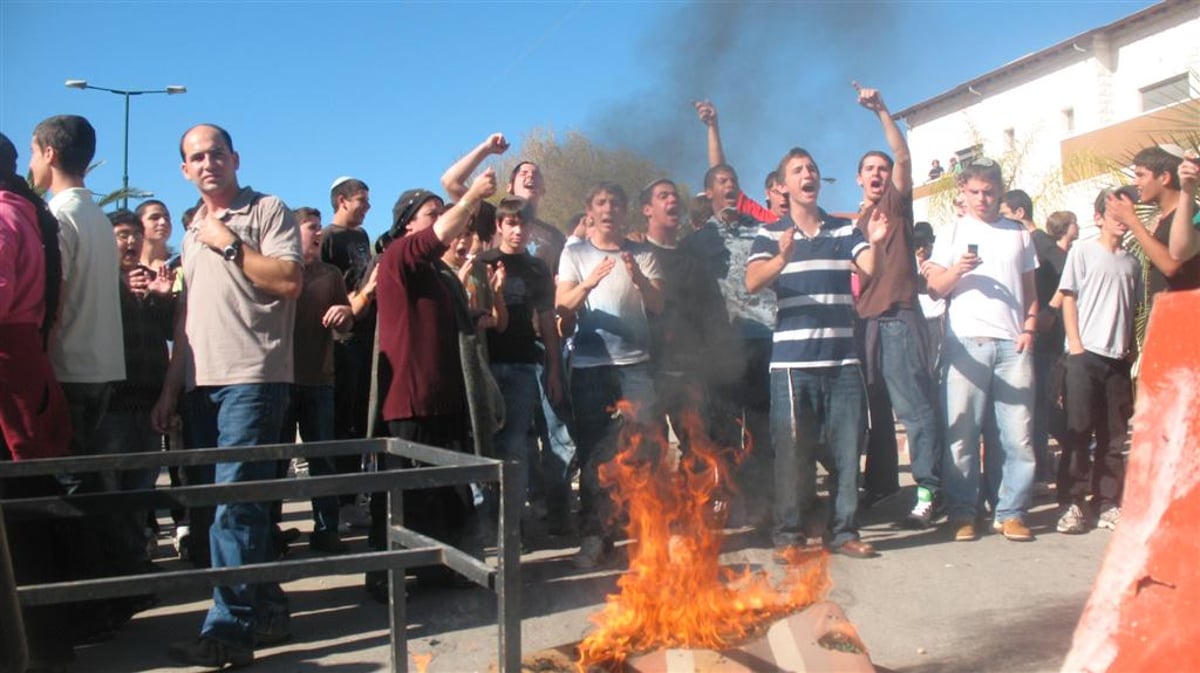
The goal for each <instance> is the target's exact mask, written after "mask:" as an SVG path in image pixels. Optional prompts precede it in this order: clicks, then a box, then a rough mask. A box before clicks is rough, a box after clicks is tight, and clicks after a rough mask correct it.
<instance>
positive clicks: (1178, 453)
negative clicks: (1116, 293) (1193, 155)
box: [1062, 290, 1200, 673]
mask: <svg viewBox="0 0 1200 673" xmlns="http://www.w3.org/2000/svg"><path fill="white" fill-rule="evenodd" d="M1197 311H1200V290H1194V291H1190V292H1170V293H1166V294H1161V295H1159V296H1158V298H1157V299H1156V300H1155V304H1154V311H1153V313H1152V314H1151V316H1150V326H1149V328H1148V329H1147V331H1146V346H1145V350H1144V352H1143V354H1142V370H1141V376H1140V377H1139V379H1138V391H1137V404H1136V410H1135V413H1134V417H1133V444H1132V447H1131V448H1130V451H1129V464H1128V468H1127V469H1126V472H1125V494H1124V499H1123V502H1122V503H1121V505H1122V506H1121V522H1120V524H1118V525H1117V530H1116V531H1115V532H1114V533H1113V539H1112V541H1111V542H1110V543H1109V545H1108V552H1107V553H1106V554H1105V557H1104V564H1103V565H1102V566H1101V568H1100V574H1099V576H1098V577H1097V578H1096V584H1095V586H1094V587H1093V588H1092V595H1091V598H1090V599H1089V600H1088V603H1087V606H1086V607H1085V608H1084V611H1083V616H1082V617H1081V618H1080V620H1079V625H1078V627H1077V628H1076V629H1075V639H1074V643H1073V644H1072V647H1071V651H1070V652H1069V653H1068V654H1067V659H1066V662H1065V663H1064V664H1063V668H1062V670H1063V672H1064V673H1076V672H1077V671H1087V672H1088V673H1106V672H1109V671H1112V672H1115V671H1183V670H1193V667H1194V666H1196V662H1197V661H1200V626H1198V624H1197V622H1196V621H1193V619H1192V618H1191V617H1188V616H1187V615H1194V614H1195V610H1196V608H1197V607H1200V565H1197V563H1196V558H1197V556H1200V542H1198V541H1197V540H1198V538H1197V537H1196V534H1195V529H1196V518H1197V517H1198V516H1200V452H1197V450H1196V449H1197V442H1200V412H1198V411H1197V410H1198V409H1200V358H1198V357H1197V356H1196V348H1195V335H1194V334H1193V333H1192V330H1193V329H1195V320H1196V315H1197ZM1188 662H1191V663H1190V664H1189V663H1188Z"/></svg>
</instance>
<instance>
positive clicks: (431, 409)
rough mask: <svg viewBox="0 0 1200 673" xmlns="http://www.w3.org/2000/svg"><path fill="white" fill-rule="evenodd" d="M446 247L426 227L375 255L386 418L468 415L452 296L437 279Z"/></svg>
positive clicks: (380, 359) (381, 371)
mask: <svg viewBox="0 0 1200 673" xmlns="http://www.w3.org/2000/svg"><path fill="white" fill-rule="evenodd" d="M445 251H446V246H445V245H444V244H443V243H442V242H441V241H439V240H438V238H437V235H436V234H434V232H433V228H432V227H431V228H429V229H426V230H424V231H421V232H418V233H416V234H412V235H410V236H405V237H403V238H400V239H397V240H396V241H394V242H392V244H391V245H389V246H388V248H387V250H386V251H384V253H383V256H382V257H380V260H379V275H378V277H377V279H376V291H375V297H376V302H377V304H378V307H379V367H380V380H381V382H382V383H383V385H385V387H384V388H383V391H382V392H383V420H385V421H395V420H402V419H407V418H421V417H428V416H457V415H465V414H466V413H467V401H466V388H465V386H464V384H463V376H462V364H461V362H460V360H459V355H458V323H457V322H456V319H455V313H454V299H453V297H452V295H451V294H450V290H449V288H448V287H447V286H446V284H445V283H444V282H443V280H441V279H440V278H439V277H438V274H439V272H438V269H437V260H438V259H439V258H440V257H441V256H442V253H444V252H445ZM389 379H390V380H389Z"/></svg>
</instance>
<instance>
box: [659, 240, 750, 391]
mask: <svg viewBox="0 0 1200 673" xmlns="http://www.w3.org/2000/svg"><path fill="white" fill-rule="evenodd" d="M648 243H649V244H650V245H651V247H652V249H653V250H654V256H655V259H656V260H657V261H658V268H659V270H660V271H661V272H662V284H663V311H662V313H660V314H658V315H654V314H650V315H648V316H647V317H648V318H649V319H650V357H651V361H652V362H653V363H654V364H655V368H656V369H658V370H660V371H668V372H689V373H693V374H698V373H701V370H703V369H704V368H705V367H707V366H709V365H710V364H711V360H710V359H711V358H714V357H721V354H720V352H719V349H720V348H721V347H722V346H724V345H727V344H728V342H729V339H730V336H731V333H730V329H729V316H728V314H727V313H726V311H725V298H724V297H723V296H722V295H721V288H720V286H719V285H717V282H716V279H715V278H714V277H713V275H712V274H711V273H709V271H708V269H707V268H706V267H705V263H704V261H703V260H702V259H701V258H700V257H697V256H696V255H694V254H692V253H691V252H688V251H686V250H684V249H682V248H665V247H662V246H660V245H657V244H655V243H654V242H653V241H648Z"/></svg>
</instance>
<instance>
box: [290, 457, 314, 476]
mask: <svg viewBox="0 0 1200 673" xmlns="http://www.w3.org/2000/svg"><path fill="white" fill-rule="evenodd" d="M309 474H310V473H309V471H308V459H307V458H301V457H299V456H297V457H295V458H293V459H292V461H291V463H289V464H288V476H289V477H296V478H297V479H307V478H308V477H309Z"/></svg>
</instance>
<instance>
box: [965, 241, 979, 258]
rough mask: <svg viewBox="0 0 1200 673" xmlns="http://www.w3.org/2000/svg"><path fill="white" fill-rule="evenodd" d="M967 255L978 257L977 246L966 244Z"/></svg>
mask: <svg viewBox="0 0 1200 673" xmlns="http://www.w3.org/2000/svg"><path fill="white" fill-rule="evenodd" d="M967 253H968V254H971V255H978V254H979V246H978V245H977V244H975V243H968V244H967Z"/></svg>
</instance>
